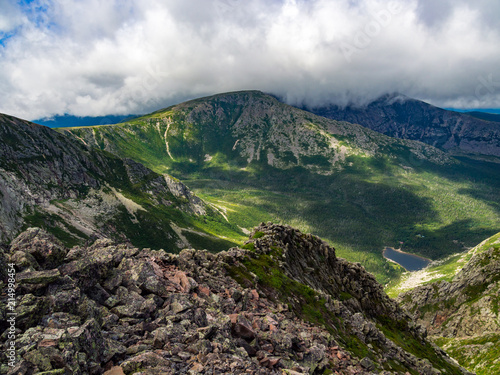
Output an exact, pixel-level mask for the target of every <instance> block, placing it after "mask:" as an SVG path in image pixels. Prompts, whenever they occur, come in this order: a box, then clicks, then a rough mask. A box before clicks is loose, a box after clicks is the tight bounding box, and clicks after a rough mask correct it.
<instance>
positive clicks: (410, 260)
mask: <svg viewBox="0 0 500 375" xmlns="http://www.w3.org/2000/svg"><path fill="white" fill-rule="evenodd" d="M383 254H384V258H386V259H389V260H392V261H393V262H396V263H397V264H399V265H400V266H402V267H404V268H405V269H406V270H407V271H419V270H421V269H423V268H425V267H427V265H428V264H429V263H430V262H432V261H431V260H430V259H427V258H424V257H419V256H418V255H414V254H409V253H405V252H403V251H400V250H395V249H393V248H392V247H386V248H385V250H384V252H383Z"/></svg>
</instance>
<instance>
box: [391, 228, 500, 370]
mask: <svg viewBox="0 0 500 375" xmlns="http://www.w3.org/2000/svg"><path fill="white" fill-rule="evenodd" d="M496 237H498V235H497V236H496ZM483 247H485V249H480V247H479V249H478V248H476V249H474V251H476V252H477V253H476V254H475V255H474V256H473V257H472V258H471V259H470V261H469V262H468V263H467V264H466V265H465V267H464V268H463V269H462V270H461V271H460V272H459V273H458V274H457V275H456V276H455V277H454V278H453V280H452V281H451V282H446V281H440V282H436V283H432V284H428V285H424V286H420V287H418V288H415V289H413V290H411V291H409V292H406V293H403V294H401V295H400V296H399V297H398V301H399V302H400V303H401V304H402V305H403V306H404V307H405V308H406V309H407V310H408V311H410V312H411V313H412V314H414V316H415V318H416V319H418V321H419V323H421V324H422V325H424V326H425V327H426V328H427V330H428V332H429V335H430V337H431V338H432V339H433V340H434V341H436V342H437V343H439V344H440V345H441V346H443V347H444V348H445V349H446V350H450V353H451V354H452V355H453V356H454V357H456V358H457V359H458V360H459V361H460V363H461V364H462V365H464V366H467V367H468V368H470V369H471V370H473V371H475V372H477V373H478V374H493V373H498V371H500V363H499V362H498V360H496V361H495V360H494V358H495V357H496V358H497V359H498V354H499V350H498V349H497V348H498V344H499V343H500V313H499V303H500V240H498V239H497V240H496V241H492V240H489V241H486V242H485V244H484V245H483ZM478 250H479V251H478ZM490 358H493V359H490Z"/></svg>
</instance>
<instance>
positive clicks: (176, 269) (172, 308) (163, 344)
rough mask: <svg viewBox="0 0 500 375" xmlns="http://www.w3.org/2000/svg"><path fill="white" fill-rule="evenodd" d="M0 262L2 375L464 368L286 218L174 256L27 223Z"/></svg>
mask: <svg viewBox="0 0 500 375" xmlns="http://www.w3.org/2000/svg"><path fill="white" fill-rule="evenodd" d="M0 261H1V262H2V269H7V264H9V263H14V264H15V269H16V273H17V274H16V280H17V288H16V300H15V301H16V306H15V312H16V314H17V315H16V319H15V328H16V331H15V336H16V337H15V339H14V340H12V339H11V338H10V337H9V332H10V331H9V326H8V323H7V316H8V315H7V314H9V311H10V310H9V308H10V307H12V305H9V304H8V302H9V301H8V296H5V295H3V296H2V302H1V304H0V314H1V315H2V319H1V321H2V326H1V327H0V328H1V331H2V332H3V334H2V336H1V345H2V348H1V349H2V350H1V354H0V356H1V358H0V360H1V363H2V367H1V368H0V373H1V374H36V373H43V374H102V373H104V374H108V375H111V374H112V375H116V374H198V373H200V374H429V375H430V374H465V373H467V372H466V371H465V370H463V369H461V368H459V367H458V366H457V365H455V364H454V363H453V361H452V360H451V359H450V358H449V357H448V356H447V355H446V354H445V353H444V352H443V351H442V350H440V349H438V348H437V347H436V346H434V345H433V344H430V343H429V342H428V341H427V340H426V339H425V334H426V333H425V330H424V329H422V328H421V327H420V326H417V325H415V324H414V323H412V321H411V320H410V319H409V317H408V316H407V315H406V313H404V312H403V311H402V310H401V309H400V308H399V307H398V305H397V304H396V303H395V302H394V301H393V300H391V299H389V298H388V297H387V296H386V295H385V293H384V292H383V290H382V287H381V286H380V285H379V284H378V283H377V282H376V281H375V279H374V278H373V276H372V275H370V274H369V273H367V272H366V271H365V270H364V268H363V267H361V266H360V265H359V264H351V263H349V262H346V261H344V260H343V259H339V258H336V256H335V250H334V249H333V248H331V247H329V246H328V245H327V244H326V243H324V242H323V241H321V240H320V239H318V238H317V237H314V236H311V235H308V234H303V233H301V232H300V231H298V230H295V229H292V228H290V227H287V226H280V225H273V224H271V223H268V224H261V225H260V226H259V227H258V228H256V230H255V231H254V232H253V233H252V235H251V239H250V240H249V241H247V243H246V244H245V245H244V246H243V248H233V249H230V250H228V251H226V252H221V253H218V254H212V253H210V252H207V251H195V250H184V251H182V252H181V253H180V254H179V255H172V254H169V253H166V252H165V251H163V250H158V251H155V250H150V249H142V250H140V249H138V248H135V247H132V246H131V245H126V244H120V245H117V244H114V243H113V242H111V241H110V240H102V239H100V240H97V241H96V242H95V243H94V244H92V245H91V246H88V247H78V246H77V247H73V248H72V249H67V248H65V247H64V246H63V245H62V244H61V243H60V242H58V241H57V240H56V239H55V238H54V237H52V236H51V235H49V234H47V233H46V232H44V231H43V230H40V229H37V228H31V229H29V230H27V231H26V232H24V233H22V234H21V235H19V236H18V237H17V238H16V239H15V240H14V241H13V242H12V243H11V245H10V247H9V248H7V249H5V251H1V252H0ZM4 266H5V267H4ZM1 277H2V279H4V280H6V277H7V275H6V274H2V275H1ZM3 289H5V284H4V288H3ZM12 341H15V348H16V351H15V361H14V362H15V367H10V366H9V365H8V363H9V360H11V359H12V358H9V357H8V356H9V355H11V354H12V351H10V352H8V351H7V349H8V348H10V345H11V342H12ZM11 364H13V363H12V362H11Z"/></svg>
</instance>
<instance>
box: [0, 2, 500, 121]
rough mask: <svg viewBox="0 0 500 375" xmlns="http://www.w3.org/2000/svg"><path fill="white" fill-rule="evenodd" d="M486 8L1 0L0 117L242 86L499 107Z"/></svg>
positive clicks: (142, 103)
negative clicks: (21, 0)
mask: <svg viewBox="0 0 500 375" xmlns="http://www.w3.org/2000/svg"><path fill="white" fill-rule="evenodd" d="M497 3H498V2H497V1H494V0H478V1H476V2H474V3H473V4H471V3H469V2H466V1H465V0H458V1H453V2H451V1H448V0H440V1H430V0H418V1H417V0H412V1H404V0H397V1H392V2H387V1H382V0H359V1H348V0H310V1H306V0H279V1H278V0H275V1H271V2H270V1H267V2H266V1H264V0H254V1H243V0H212V1H207V0H191V1H189V2H186V1H182V0H109V1H106V2H103V1H100V0H86V1H81V0H35V1H34V2H32V3H31V5H30V7H29V9H28V10H27V9H26V8H20V6H19V5H17V3H14V2H13V1H11V2H10V3H7V2H5V0H0V5H1V6H2V11H3V9H8V12H9V13H10V14H12V17H5V16H4V15H5V14H7V13H4V15H3V16H0V30H1V31H2V32H4V33H5V31H6V30H8V31H9V32H11V31H12V30H15V35H14V36H12V37H10V38H9V39H6V40H4V42H3V46H2V45H0V64H1V66H2V69H1V70H0V99H1V100H0V112H4V113H9V114H12V115H16V116H19V117H23V118H27V119H35V118H40V117H43V116H50V115H53V114H61V113H71V114H74V115H80V116H85V115H90V116H92V115H105V114H127V113H144V112H148V111H152V110H156V109H158V108H161V107H164V106H167V105H170V104H173V103H176V102H179V101H182V100H186V99H188V98H193V97H197V96H200V95H206V94H212V93H217V92H224V91H231V90H243V89H260V90H264V91H267V92H272V93H276V94H278V95H282V96H283V97H285V98H287V100H288V101H290V102H294V103H302V102H305V103H309V104H322V103H325V102H328V101H331V100H334V101H337V102H345V101H348V100H354V101H366V100H370V99H373V98H374V97H376V96H378V95H381V94H383V93H386V92H394V91H399V92H403V93H405V94H407V95H409V96H413V97H417V98H422V99H426V100H429V101H431V102H432V103H433V104H436V105H441V106H460V107H499V106H500V105H499V103H500V52H499V51H498V45H500V27H499V25H498V23H497V22H495V21H496V20H497V19H498V16H500V5H497ZM4 5H5V7H4ZM33 9H35V10H36V11H33ZM5 20H12V21H9V22H11V23H7V22H6V21H5ZM4 24H5V25H6V26H4Z"/></svg>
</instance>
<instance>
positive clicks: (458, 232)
mask: <svg viewBox="0 0 500 375" xmlns="http://www.w3.org/2000/svg"><path fill="white" fill-rule="evenodd" d="M200 103H201V100H198V101H193V102H190V103H188V104H187V105H184V106H181V107H179V108H177V107H172V108H168V109H166V110H163V111H158V112H156V113H154V114H152V115H151V116H145V117H143V118H139V119H136V120H134V121H133V122H130V123H126V124H117V125H114V126H101V127H94V128H91V129H82V128H78V129H69V131H70V132H71V133H72V134H74V135H76V136H78V137H82V138H84V139H85V140H86V142H95V143H96V144H97V145H98V146H99V147H100V148H103V149H106V148H107V149H108V150H110V151H113V152H116V153H118V154H120V155H121V156H126V157H130V158H132V159H135V160H137V161H139V162H141V163H143V164H145V165H146V166H148V167H150V168H151V169H153V170H155V171H156V172H158V173H164V172H168V173H170V174H172V175H174V176H176V177H178V178H180V179H181V180H183V181H184V182H185V183H186V184H187V185H188V186H189V187H190V188H191V189H193V190H194V191H195V193H196V194H198V195H199V196H201V197H202V198H204V199H205V200H207V201H208V202H210V203H212V204H213V205H214V206H215V207H217V208H219V209H220V210H221V211H223V212H225V214H226V216H227V217H228V219H229V221H230V222H231V223H232V224H235V225H238V226H239V227H242V228H251V227H253V226H255V225H256V224H258V223H259V222H261V221H267V220H273V221H276V222H284V223H289V224H291V225H294V226H296V227H298V228H299V229H301V230H303V231H306V232H312V233H314V234H317V235H319V236H322V237H324V238H325V239H327V240H329V241H330V242H331V244H332V245H333V246H335V247H336V248H337V251H338V254H339V255H340V256H342V257H345V258H347V259H349V260H351V261H359V262H361V263H362V264H363V265H364V266H365V267H366V268H367V269H368V270H369V271H371V272H372V273H374V274H375V275H376V276H377V278H378V280H379V281H381V282H383V283H385V282H388V281H389V280H391V279H394V278H396V277H397V276H398V275H399V274H400V273H401V270H400V269H399V268H397V267H395V266H394V265H392V264H390V263H388V262H386V261H385V260H384V259H383V257H382V255H381V250H382V249H383V247H384V246H386V245H391V246H393V245H396V244H398V243H399V241H404V242H405V248H406V250H408V251H412V252H415V253H418V254H421V255H424V256H428V257H431V258H432V259H439V258H443V257H445V256H447V255H449V254H452V253H457V252H459V251H461V250H462V249H463V246H464V245H465V246H473V244H475V243H478V242H479V241H480V240H481V239H483V238H485V237H488V236H490V235H492V234H493V233H495V232H497V231H498V228H500V198H499V197H498V196H497V195H496V194H495V191H497V189H498V187H499V181H500V178H499V176H500V174H499V172H498V171H497V169H498V168H496V167H497V165H494V164H493V163H492V164H488V163H486V162H477V161H470V160H466V159H464V160H463V163H462V164H459V165H452V166H450V165H448V166H436V165H434V164H430V163H426V162H421V161H419V160H417V161H414V162H413V163H412V162H411V161H412V159H411V155H410V156H409V155H408V153H407V150H405V148H404V147H400V149H394V148H392V149H390V150H388V155H389V156H386V157H384V156H380V155H379V156H376V157H372V156H369V155H367V154H363V153H361V154H359V155H354V154H353V155H350V156H348V157H347V159H346V160H345V163H344V164H343V170H342V173H338V172H336V173H334V174H332V175H330V176H325V175H320V174H317V173H313V172H312V171H310V170H308V169H306V168H304V167H295V168H291V169H287V170H280V169H278V168H272V167H270V166H268V165H267V163H265V162H262V159H261V161H260V162H257V161H255V160H254V161H252V162H251V163H249V164H248V163H247V162H246V160H244V159H243V158H241V157H236V158H234V157H231V155H232V154H231V153H230V151H231V147H232V146H233V144H234V138H233V137H232V136H231V135H230V134H229V135H228V134H227V131H226V132H224V128H223V127H221V126H220V124H219V123H218V121H219V120H218V119H217V118H215V119H212V120H210V121H212V122H210V121H209V120H206V119H204V118H203V117H200V120H199V121H200V122H199V123H193V122H192V121H191V122H190V121H188V120H187V117H186V116H187V115H186V114H187V113H189V111H191V110H192V108H194V107H196V106H197V105H198V104H200ZM224 110H225V113H226V114H227V116H226V118H224V119H222V120H220V121H226V122H230V123H235V121H236V120H237V119H238V118H239V116H240V115H241V113H240V112H241V111H240V109H239V107H238V105H235V106H233V107H231V108H225V109H224ZM239 111H240V112H239ZM165 118H170V119H171V120H172V124H173V125H172V127H171V128H170V129H169V132H170V133H169V135H168V137H165V132H166V128H167V125H166V124H165V122H164V121H163V119H165ZM193 118H194V119H195V120H196V116H193ZM196 121H198V120H196ZM253 121H257V120H253ZM266 121H267V120H266ZM287 121H289V120H287ZM290 121H293V117H292V120H290ZM311 121H318V120H315V117H311ZM284 124H285V125H286V123H285V122H284ZM314 126H316V125H314V124H313V125H312V127H314ZM318 134H319V132H318ZM318 137H320V135H318ZM370 137H374V138H376V139H374V142H378V141H380V140H379V139H378V138H377V137H378V135H371V133H370ZM336 138H337V139H340V140H341V141H340V143H341V144H342V143H343V142H344V141H342V139H344V138H342V137H341V136H336ZM94 140H95V141H94ZM166 140H168V144H169V150H167V147H166ZM381 140H385V138H381ZM351 141H352V140H349V139H346V140H345V142H344V144H347V145H349V142H351ZM353 147H355V146H353ZM168 151H170V153H171V154H172V155H173V157H174V159H172V158H171V157H170V155H169V152H168ZM207 155H209V157H210V158H211V159H210V160H208V158H207V157H206V156H207ZM282 156H283V155H282ZM285 157H288V156H287V155H285V156H283V159H284V158H285ZM289 157H290V159H293V157H294V156H293V155H289ZM310 158H311V159H314V157H310ZM263 159H264V160H265V156H263ZM408 160H410V161H408ZM311 162H313V163H314V162H316V163H322V162H324V160H311ZM418 235H422V236H423V237H422V236H418ZM226 236H228V237H230V236H231V235H230V234H228V235H226ZM231 239H232V240H233V241H234V242H240V241H241V239H242V237H239V238H236V236H235V235H234V233H233V237H232V238H231Z"/></svg>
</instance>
